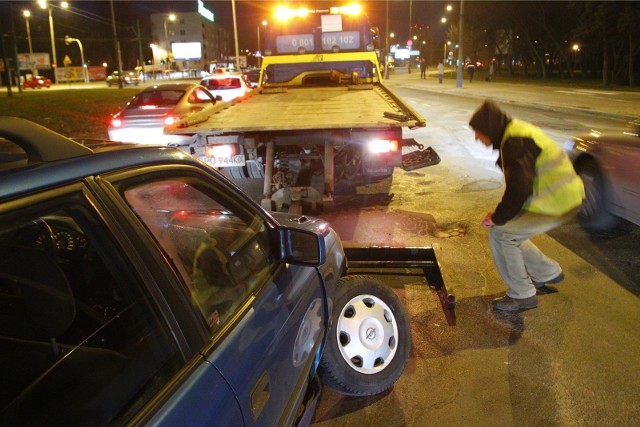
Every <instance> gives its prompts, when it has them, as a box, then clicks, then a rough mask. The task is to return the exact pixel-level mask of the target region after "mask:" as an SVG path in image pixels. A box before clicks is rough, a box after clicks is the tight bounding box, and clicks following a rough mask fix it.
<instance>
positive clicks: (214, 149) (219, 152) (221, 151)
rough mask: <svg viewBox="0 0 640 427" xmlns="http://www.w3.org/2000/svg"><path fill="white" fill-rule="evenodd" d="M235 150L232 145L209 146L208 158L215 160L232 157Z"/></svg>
mask: <svg viewBox="0 0 640 427" xmlns="http://www.w3.org/2000/svg"><path fill="white" fill-rule="evenodd" d="M234 152H235V150H234V148H233V146H232V145H226V144H220V145H209V146H208V147H207V157H210V158H215V157H222V158H227V157H231V156H232V155H233V154H234Z"/></svg>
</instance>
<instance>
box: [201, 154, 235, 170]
mask: <svg viewBox="0 0 640 427" xmlns="http://www.w3.org/2000/svg"><path fill="white" fill-rule="evenodd" d="M202 161H204V162H205V163H209V164H210V165H211V166H213V167H216V168H226V167H231V166H244V165H245V158H244V154H236V155H234V156H229V157H203V158H202Z"/></svg>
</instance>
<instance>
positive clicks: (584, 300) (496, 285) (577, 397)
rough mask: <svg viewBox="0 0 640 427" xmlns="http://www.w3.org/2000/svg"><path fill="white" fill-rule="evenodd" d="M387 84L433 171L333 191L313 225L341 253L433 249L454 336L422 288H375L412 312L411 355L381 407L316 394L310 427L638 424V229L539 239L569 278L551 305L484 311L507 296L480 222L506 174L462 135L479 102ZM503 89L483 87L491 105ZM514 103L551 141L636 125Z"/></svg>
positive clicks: (560, 232)
mask: <svg viewBox="0 0 640 427" xmlns="http://www.w3.org/2000/svg"><path fill="white" fill-rule="evenodd" d="M417 79H418V75H416V80H417ZM391 80H392V81H391V82H390V85H391V86H392V87H394V88H395V89H396V90H397V92H398V93H399V94H400V95H401V96H402V97H403V98H405V99H406V100H407V101H408V102H409V103H411V104H412V106H413V107H414V108H416V109H417V110H418V111H419V112H420V113H421V114H423V115H424V116H425V118H426V119H427V122H428V126H427V127H426V128H424V129H420V130H417V131H415V132H414V133H415V134H414V133H412V135H411V136H415V137H416V139H417V140H418V142H422V143H424V144H425V145H426V146H432V147H433V148H434V149H435V150H436V151H437V152H438V154H439V155H440V157H441V159H442V161H441V163H440V164H438V165H435V166H430V167H427V168H423V169H418V170H414V171H410V172H406V171H402V170H397V171H396V172H395V173H394V175H393V177H392V178H390V179H388V180H385V181H383V182H380V183H376V184H372V185H363V186H357V187H355V188H349V191H344V192H343V193H342V194H340V192H339V191H338V192H337V193H338V194H337V195H336V207H335V209H333V210H332V211H328V212H324V213H322V214H321V216H322V217H324V218H326V219H328V220H330V221H331V222H332V224H333V226H334V227H335V228H336V229H337V230H338V232H339V234H340V235H341V237H342V238H343V240H344V242H345V244H346V245H347V246H361V245H368V244H375V245H405V246H433V247H435V248H436V249H437V251H438V254H439V261H440V264H441V269H442V272H443V275H444V278H445V282H446V284H447V286H448V288H449V289H450V290H451V291H453V293H454V294H455V295H456V299H457V309H456V313H457V324H456V326H448V325H447V324H446V321H445V318H444V316H443V313H442V311H441V309H440V306H439V303H438V300H437V298H436V296H435V294H434V293H433V292H432V291H430V290H429V289H428V287H426V286H425V282H424V281H423V280H421V279H419V278H416V277H401V276H398V277H389V276H381V277H380V279H381V280H383V281H384V282H385V283H387V284H388V285H389V286H392V287H393V288H394V290H395V291H396V293H397V294H398V295H399V296H400V298H401V299H402V301H403V303H404V304H405V307H406V309H407V310H408V313H409V319H410V324H411V329H412V338H413V351H412V353H411V356H410V359H409V363H408V365H407V368H406V370H405V373H404V375H403V376H402V377H401V379H400V380H399V381H398V383H397V384H396V385H395V386H394V388H393V389H392V390H391V391H390V392H389V393H387V394H386V395H383V396H376V397H371V398H353V397H345V396H341V395H339V394H336V393H333V392H332V391H330V390H326V389H325V391H324V394H323V397H322V399H321V401H320V403H319V406H318V409H317V411H316V414H315V418H314V425H315V426H351V425H353V426H361V425H386V426H437V425H438V426H439V425H447V426H470V425H472V426H529V425H544V426H547V425H553V426H613V425H615V426H631V425H637V424H638V420H640V406H639V405H637V396H638V395H639V394H640V345H639V344H640V334H638V327H639V326H640V300H639V299H638V296H639V295H640V292H639V291H638V289H640V280H639V279H638V277H639V276H640V275H639V274H638V272H639V266H638V262H637V259H636V254H637V253H638V251H639V250H640V238H639V237H640V231H639V227H636V226H633V225H631V224H622V225H621V226H620V227H619V228H618V229H617V230H614V231H612V232H609V233H601V234H595V235H594V234H588V233H586V232H585V231H584V230H583V229H581V228H580V227H579V226H578V224H576V223H575V222H574V223H570V224H567V225H565V226H563V227H560V228H559V229H556V230H554V231H553V232H551V233H549V234H545V235H542V236H539V237H538V238H536V239H535V243H536V244H537V245H538V246H539V247H540V248H541V249H542V250H543V251H544V252H546V253H547V254H549V255H551V256H553V257H554V258H555V259H557V260H558V261H559V262H560V264H561V265H562V266H563V269H564V272H565V274H566V276H567V277H566V280H565V281H564V282H563V283H561V284H559V285H557V286H556V288H555V289H556V290H557V291H558V292H557V293H551V294H546V295H540V296H539V304H540V305H539V307H538V308H536V309H533V310H529V311H525V312H522V313H519V314H501V313H498V312H494V311H493V309H492V308H491V300H492V299H493V298H495V297H496V296H499V295H501V293H503V292H504V290H505V286H504V285H503V284H502V282H501V280H500V278H499V276H498V273H497V272H496V270H495V268H494V266H493V261H492V259H491V254H490V251H489V247H488V243H487V233H486V230H484V229H483V228H482V227H481V226H480V220H481V218H482V217H483V215H484V213H485V212H486V211H488V210H491V209H492V208H493V206H495V204H496V202H497V201H498V200H499V197H500V196H501V194H502V191H503V187H502V176H501V173H500V171H499V170H498V169H497V168H496V167H495V166H494V160H495V153H492V152H491V151H490V150H486V149H485V148H484V147H483V146H481V145H480V144H479V143H475V142H474V141H473V134H472V133H471V131H470V130H469V129H468V127H467V126H466V123H467V121H468V119H469V117H470V115H471V113H472V112H473V110H474V109H475V108H476V107H477V106H478V105H479V103H480V100H481V99H482V98H483V97H487V94H486V93H485V94H482V93H480V91H479V90H478V89H475V90H476V92H474V93H471V91H469V92H468V93H466V94H464V93H463V94H460V93H455V94H451V93H447V92H450V91H451V89H453V86H452V88H451V89H449V88H445V89H440V88H438V87H436V88H435V89H431V88H429V87H427V85H428V84H429V83H424V84H423V83H422V82H420V81H417V82H416V81H412V80H410V79H408V78H406V79H404V80H402V81H396V82H393V77H392V79H391ZM398 80H400V79H398ZM465 83H466V82H465ZM474 83H475V82H474ZM479 83H482V84H485V82H479ZM491 84H494V83H491ZM421 85H422V86H421ZM486 85H489V83H487V84H486ZM496 85H497V84H494V87H495V86H496ZM513 90H514V89H512V88H511V89H509V91H510V92H512V95H511V96H515V97H517V96H518V94H517V93H515V94H513ZM498 91H499V90H498V89H492V94H493V95H492V96H497V95H496V93H497V92H498ZM565 92H566V91H565ZM567 95H568V96H569V97H574V98H575V96H576V95H575V94H573V95H569V94H567ZM520 96H521V98H522V99H520V100H517V102H516V101H513V100H508V99H504V98H503V99H496V100H497V101H498V102H499V103H501V104H503V106H504V107H505V109H507V110H508V111H509V112H510V113H511V114H513V115H514V116H517V117H519V118H522V119H524V120H530V121H533V122H534V123H537V124H539V125H540V126H542V127H543V128H544V129H545V130H546V131H547V132H549V133H550V134H552V135H553V136H554V138H556V140H558V142H559V143H561V139H562V138H564V137H567V136H569V135H571V134H572V133H573V132H574V131H577V130H580V129H581V128H583V126H591V127H601V126H608V125H613V126H615V125H617V124H621V123H623V122H624V121H625V120H626V119H627V118H628V117H627V114H630V113H633V112H632V110H628V111H627V113H626V114H618V113H616V112H615V111H614V112H612V111H604V112H599V111H597V109H598V107H599V106H600V105H604V104H603V103H602V102H601V101H597V102H596V103H595V104H594V105H591V104H588V106H589V108H580V107H575V106H571V105H570V106H564V107H563V106H562V105H544V104H543V103H541V102H542V101H540V100H539V99H537V98H536V97H533V96H531V95H530V94H529V95H528V94H526V93H522V94H521V95H520ZM589 96H590V97H596V98H597V97H598V96H601V97H605V98H606V99H608V98H609V97H611V95H609V94H593V95H589ZM540 98H544V96H540ZM525 100H528V101H529V102H525ZM582 103H583V104H584V105H586V103H585V102H584V100H582ZM584 105H583V106H584ZM339 189H340V187H339Z"/></svg>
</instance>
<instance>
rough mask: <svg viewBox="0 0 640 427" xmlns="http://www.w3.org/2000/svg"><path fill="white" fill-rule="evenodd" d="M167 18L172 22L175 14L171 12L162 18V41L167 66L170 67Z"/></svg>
mask: <svg viewBox="0 0 640 427" xmlns="http://www.w3.org/2000/svg"><path fill="white" fill-rule="evenodd" d="M167 20H169V21H171V22H173V21H175V20H176V15H174V14H173V13H171V14H170V15H169V16H168V17H166V18H165V20H164V43H165V47H166V50H167V67H168V68H169V69H170V68H171V67H170V64H171V61H170V52H171V47H170V46H169V33H168V32H167Z"/></svg>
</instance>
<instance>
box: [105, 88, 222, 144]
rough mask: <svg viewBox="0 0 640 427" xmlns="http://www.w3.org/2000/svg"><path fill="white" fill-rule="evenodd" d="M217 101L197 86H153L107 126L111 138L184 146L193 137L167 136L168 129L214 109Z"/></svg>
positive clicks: (131, 102) (137, 96)
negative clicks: (199, 113) (183, 120)
mask: <svg viewBox="0 0 640 427" xmlns="http://www.w3.org/2000/svg"><path fill="white" fill-rule="evenodd" d="M215 103H216V98H215V97H214V96H213V95H212V94H211V93H210V92H209V91H208V90H207V89H205V88H204V87H202V86H200V85H198V84H196V83H167V84H160V85H155V86H150V87H148V88H146V89H144V90H143V91H142V92H140V93H138V94H137V95H135V96H134V97H133V98H132V99H131V101H129V103H127V105H126V106H125V107H124V109H123V110H122V111H120V112H119V113H117V114H115V115H114V116H113V117H112V118H111V120H110V122H109V126H108V129H107V131H108V134H109V139H112V140H114V141H123V142H133V143H136V144H161V145H167V144H172V143H173V144H181V143H183V142H185V141H189V140H190V139H191V138H190V137H185V136H181V135H165V134H164V132H163V129H164V127H165V126H168V125H170V124H173V123H175V122H176V121H178V120H181V119H184V118H185V117H188V116H190V115H192V114H194V113H197V112H201V111H206V110H209V109H211V108H212V107H213V105H214V104H215Z"/></svg>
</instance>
